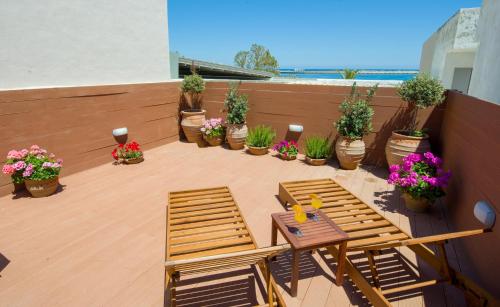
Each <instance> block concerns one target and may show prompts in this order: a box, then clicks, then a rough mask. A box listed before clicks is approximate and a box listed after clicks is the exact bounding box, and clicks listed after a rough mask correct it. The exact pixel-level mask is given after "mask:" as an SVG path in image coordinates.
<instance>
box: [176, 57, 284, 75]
mask: <svg viewBox="0 0 500 307" xmlns="http://www.w3.org/2000/svg"><path fill="white" fill-rule="evenodd" d="M193 66H194V68H195V69H196V72H197V73H198V74H199V75H200V76H202V77H203V78H205V79H239V80H241V79H243V80H259V79H269V78H272V77H273V76H274V74H273V73H270V72H266V71H259V70H253V69H246V68H241V67H236V66H230V65H224V64H218V63H212V62H206V61H200V60H195V59H190V58H184V57H179V78H183V77H184V75H189V74H191V71H192V68H193Z"/></svg>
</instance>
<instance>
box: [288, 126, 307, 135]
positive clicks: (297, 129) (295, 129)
mask: <svg viewBox="0 0 500 307" xmlns="http://www.w3.org/2000/svg"><path fill="white" fill-rule="evenodd" d="M288 131H290V132H296V133H301V132H303V131H304V127H303V126H302V125H288Z"/></svg>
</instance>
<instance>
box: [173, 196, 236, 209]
mask: <svg viewBox="0 0 500 307" xmlns="http://www.w3.org/2000/svg"><path fill="white" fill-rule="evenodd" d="M232 200H233V198H232V197H230V196H229V197H219V198H209V199H201V200H191V201H187V202H179V203H175V204H170V206H171V207H172V208H181V207H186V208H188V207H191V206H196V205H206V204H213V203H222V202H229V201H232Z"/></svg>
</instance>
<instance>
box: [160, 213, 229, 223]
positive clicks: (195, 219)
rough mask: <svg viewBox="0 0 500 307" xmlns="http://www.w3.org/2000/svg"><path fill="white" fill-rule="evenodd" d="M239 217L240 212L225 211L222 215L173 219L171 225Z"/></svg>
mask: <svg viewBox="0 0 500 307" xmlns="http://www.w3.org/2000/svg"><path fill="white" fill-rule="evenodd" d="M238 216H239V213H238V211H235V210H232V211H229V212H227V210H225V211H224V212H222V213H212V214H205V215H201V216H200V215H198V214H196V215H194V216H188V217H180V218H172V219H171V221H170V223H171V224H172V225H177V224H187V223H195V222H202V221H211V220H219V219H225V218H231V217H238Z"/></svg>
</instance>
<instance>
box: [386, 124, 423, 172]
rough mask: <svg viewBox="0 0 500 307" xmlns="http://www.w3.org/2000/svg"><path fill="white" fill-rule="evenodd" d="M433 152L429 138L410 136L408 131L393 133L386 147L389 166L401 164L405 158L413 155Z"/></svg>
mask: <svg viewBox="0 0 500 307" xmlns="http://www.w3.org/2000/svg"><path fill="white" fill-rule="evenodd" d="M430 150H431V144H430V143H429V136H428V135H425V136H423V137H418V136H409V135H408V131H404V130H398V131H393V132H392V135H391V137H390V138H389V140H388V141H387V144H386V145H385V157H386V159H387V164H388V165H389V166H391V165H393V164H401V163H402V161H403V158H404V157H406V156H407V155H409V154H411V153H424V152H427V151H430Z"/></svg>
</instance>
